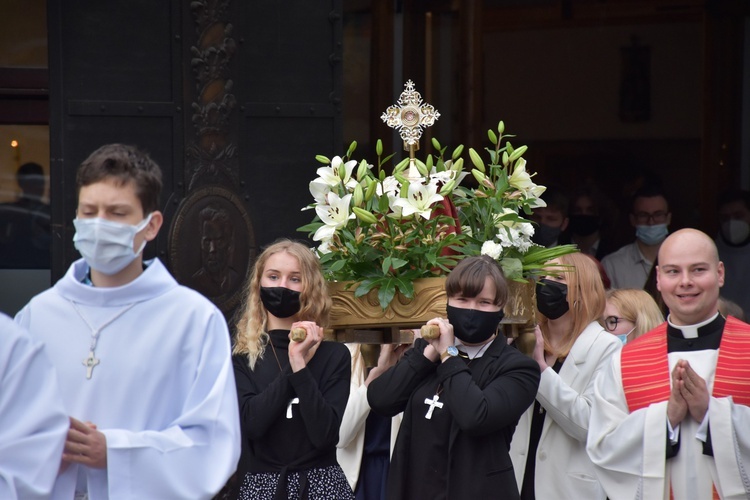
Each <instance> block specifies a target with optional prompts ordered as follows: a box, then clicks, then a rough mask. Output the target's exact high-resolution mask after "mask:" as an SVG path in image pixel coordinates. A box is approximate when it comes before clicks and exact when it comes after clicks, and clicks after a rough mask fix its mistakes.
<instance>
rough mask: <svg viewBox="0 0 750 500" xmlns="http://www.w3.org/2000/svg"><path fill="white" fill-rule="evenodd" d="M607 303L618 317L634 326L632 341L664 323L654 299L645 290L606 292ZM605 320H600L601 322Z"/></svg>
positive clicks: (631, 289)
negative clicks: (612, 307)
mask: <svg viewBox="0 0 750 500" xmlns="http://www.w3.org/2000/svg"><path fill="white" fill-rule="evenodd" d="M607 302H608V303H610V304H612V306H614V307H615V308H617V310H618V311H619V312H620V316H622V317H623V318H625V319H626V320H628V321H630V322H631V323H633V324H634V325H635V330H633V337H632V338H633V339H637V338H638V337H640V336H641V335H643V334H644V333H646V332H648V331H651V330H653V329H654V328H656V327H657V326H658V325H660V324H662V323H664V315H663V314H662V313H661V309H659V305H658V304H657V303H656V301H655V300H654V298H653V297H652V296H651V295H650V294H649V293H648V292H646V291H645V290H640V289H635V288H620V289H616V290H609V291H607ZM604 319H606V318H602V321H603V320H604Z"/></svg>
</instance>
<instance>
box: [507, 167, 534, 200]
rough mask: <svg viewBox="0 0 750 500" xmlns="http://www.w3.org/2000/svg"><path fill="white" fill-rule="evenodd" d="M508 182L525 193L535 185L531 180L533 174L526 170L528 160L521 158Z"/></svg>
mask: <svg viewBox="0 0 750 500" xmlns="http://www.w3.org/2000/svg"><path fill="white" fill-rule="evenodd" d="M508 184H510V185H511V186H513V187H514V188H516V189H518V190H520V191H523V192H524V193H526V192H528V190H529V189H530V188H531V187H532V186H533V185H534V183H533V182H531V176H530V175H529V173H528V172H526V160H525V159H523V158H521V159H519V160H518V162H516V166H515V167H514V168H513V173H512V174H511V175H510V177H508Z"/></svg>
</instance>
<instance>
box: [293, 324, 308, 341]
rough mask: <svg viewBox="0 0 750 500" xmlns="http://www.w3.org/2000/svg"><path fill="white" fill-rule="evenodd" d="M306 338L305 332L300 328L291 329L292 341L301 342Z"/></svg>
mask: <svg viewBox="0 0 750 500" xmlns="http://www.w3.org/2000/svg"><path fill="white" fill-rule="evenodd" d="M306 338H307V330H305V329H304V328H301V327H299V326H298V327H297V328H292V340H293V341H294V342H302V341H303V340H305V339H306Z"/></svg>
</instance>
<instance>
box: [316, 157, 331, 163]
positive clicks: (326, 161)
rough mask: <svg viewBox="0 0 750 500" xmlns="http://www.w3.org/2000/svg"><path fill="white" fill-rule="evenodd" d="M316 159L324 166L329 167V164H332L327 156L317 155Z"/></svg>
mask: <svg viewBox="0 0 750 500" xmlns="http://www.w3.org/2000/svg"><path fill="white" fill-rule="evenodd" d="M315 159H316V160H318V161H319V162H320V163H322V164H323V165H328V164H329V163H331V160H329V159H328V157H327V156H323V155H315Z"/></svg>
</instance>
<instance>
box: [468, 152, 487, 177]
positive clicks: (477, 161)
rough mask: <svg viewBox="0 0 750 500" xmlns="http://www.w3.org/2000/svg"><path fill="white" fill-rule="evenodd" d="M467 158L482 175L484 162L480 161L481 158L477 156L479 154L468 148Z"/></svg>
mask: <svg viewBox="0 0 750 500" xmlns="http://www.w3.org/2000/svg"><path fill="white" fill-rule="evenodd" d="M469 157H470V158H471V162H472V163H473V164H474V166H475V167H477V170H479V171H480V172H482V173H484V171H485V168H484V161H482V157H481V156H479V153H477V152H476V150H475V149H474V148H469Z"/></svg>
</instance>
